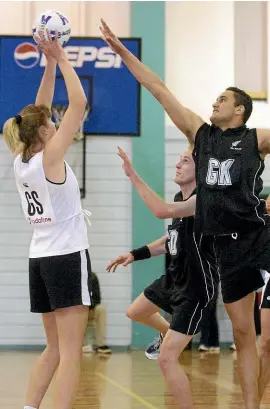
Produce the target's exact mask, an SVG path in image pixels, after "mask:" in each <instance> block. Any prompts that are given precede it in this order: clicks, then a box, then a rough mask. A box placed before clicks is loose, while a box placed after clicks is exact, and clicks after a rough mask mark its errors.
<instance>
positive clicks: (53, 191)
mask: <svg viewBox="0 0 270 409" xmlns="http://www.w3.org/2000/svg"><path fill="white" fill-rule="evenodd" d="M42 159H43V152H39V153H37V154H35V155H34V156H33V157H32V158H31V159H30V160H29V162H28V163H25V162H23V161H22V155H21V154H20V155H18V156H17V157H16V158H15V161H14V173H15V179H16V184H17V188H18V191H19V194H20V198H21V205H22V209H23V212H24V215H25V218H26V220H27V221H28V223H30V224H31V226H32V227H33V229H34V232H33V236H32V241H31V245H30V252H29V257H30V258H37V257H48V256H56V255H60V254H70V253H75V252H77V251H81V250H84V249H87V248H88V247H89V243H88V237H87V227H86V223H85V220H84V215H85V213H86V214H88V215H89V214H90V212H88V213H87V211H83V210H82V206H81V198H80V189H79V185H78V182H77V179H76V177H75V175H74V173H73V171H72V170H71V168H70V167H69V165H68V164H67V163H66V162H65V167H66V179H65V182H64V183H59V184H57V183H52V182H49V181H48V180H46V177H45V173H44V170H43V163H42Z"/></svg>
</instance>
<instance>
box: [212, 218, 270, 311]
mask: <svg viewBox="0 0 270 409" xmlns="http://www.w3.org/2000/svg"><path fill="white" fill-rule="evenodd" d="M247 223H248V221H247ZM269 238H270V237H269V234H268V228H267V227H265V228H260V229H258V230H256V231H253V232H252V233H249V234H243V235H242V234H238V235H237V236H234V237H233V236H232V235H226V236H216V238H214V237H213V240H214V241H215V243H216V249H217V257H218V261H219V274H220V282H221V292H222V296H223V301H224V303H232V302H235V301H238V300H240V299H241V298H243V297H245V296H246V295H248V294H250V293H252V292H254V291H256V290H258V289H259V288H261V287H263V285H264V280H263V278H262V275H261V271H260V270H268V266H269V267H270V241H269Z"/></svg>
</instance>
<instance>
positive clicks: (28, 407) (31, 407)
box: [24, 406, 36, 409]
mask: <svg viewBox="0 0 270 409" xmlns="http://www.w3.org/2000/svg"><path fill="white" fill-rule="evenodd" d="M24 409H36V408H33V406H25V407H24Z"/></svg>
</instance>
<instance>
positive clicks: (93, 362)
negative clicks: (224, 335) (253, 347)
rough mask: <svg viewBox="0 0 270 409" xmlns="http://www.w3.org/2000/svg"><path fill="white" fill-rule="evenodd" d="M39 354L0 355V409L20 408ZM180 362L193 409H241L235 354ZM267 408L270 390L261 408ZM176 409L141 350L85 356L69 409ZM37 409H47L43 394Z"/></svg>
mask: <svg viewBox="0 0 270 409" xmlns="http://www.w3.org/2000/svg"><path fill="white" fill-rule="evenodd" d="M38 354H39V353H38V352H13V351H12V352H0V409H22V408H23V403H24V394H25V390H26V386H27V382H28V375H29V372H30V368H31V366H32V364H33V363H34V362H35V360H36V357H37V356H38ZM181 363H182V365H183V366H184V367H185V370H186V372H187V373H188V376H189V378H190V380H191V384H192V389H193V396H194V406H195V408H198V409H228V408H230V409H241V408H244V405H243V402H242V397H241V393H240V389H239V385H238V381H237V376H236V365H235V353H232V352H230V351H222V352H221V354H218V355H212V354H200V353H198V352H197V351H193V352H190V351H185V352H184V354H183V357H182V358H181ZM269 407H270V386H269V387H268V389H267V391H266V394H265V397H264V400H263V404H262V406H261V408H262V409H266V408H269ZM145 408H148V409H165V408H166V409H176V406H175V405H174V404H173V400H172V397H171V394H170V393H169V391H168V389H167V387H166V385H165V383H164V381H163V378H162V376H161V374H160V371H159V368H158V364H157V362H156V361H148V360H147V359H145V358H144V354H143V352H141V351H135V352H131V353H127V352H122V353H116V352H114V353H113V354H112V356H111V357H110V358H108V359H107V358H100V357H98V356H96V355H92V354H89V355H84V360H83V372H82V377H81V382H80V388H79V391H78V396H77V401H76V404H75V405H74V409H145ZM41 409H52V402H51V394H50V390H49V391H48V393H47V395H46V397H45V399H44V401H43V404H42V406H41Z"/></svg>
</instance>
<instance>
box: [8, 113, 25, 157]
mask: <svg viewBox="0 0 270 409" xmlns="http://www.w3.org/2000/svg"><path fill="white" fill-rule="evenodd" d="M3 134H4V138H5V141H6V144H7V145H8V147H9V149H10V150H11V152H12V153H14V154H17V155H18V154H19V153H21V152H23V146H24V144H23V143H22V141H21V140H20V132H19V125H18V124H17V122H16V118H14V117H13V118H9V119H8V120H7V121H6V122H5V124H4V130H3Z"/></svg>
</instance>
